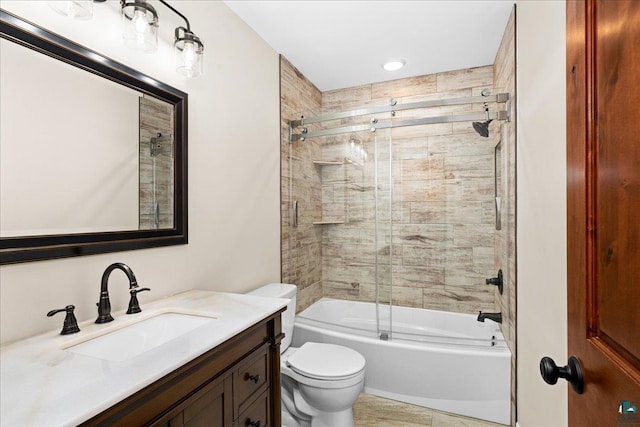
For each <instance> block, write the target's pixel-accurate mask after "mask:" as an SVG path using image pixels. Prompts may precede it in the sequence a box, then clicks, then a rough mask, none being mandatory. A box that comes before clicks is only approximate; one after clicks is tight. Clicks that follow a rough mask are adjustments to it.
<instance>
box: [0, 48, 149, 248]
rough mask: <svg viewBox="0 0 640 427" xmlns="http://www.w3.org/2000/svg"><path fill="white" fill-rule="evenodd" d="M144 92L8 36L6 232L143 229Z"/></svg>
mask: <svg viewBox="0 0 640 427" xmlns="http://www.w3.org/2000/svg"><path fill="white" fill-rule="evenodd" d="M43 76H46V77H45V78H43ZM139 96H140V93H139V92H137V91H135V90H132V89H130V88H127V87H125V86H121V85H115V84H113V83H112V82H110V81H108V80H106V79H101V78H98V77H97V76H95V75H93V74H90V73H87V72H85V71H82V70H80V69H79V68H77V67H73V66H71V65H69V64H65V63H64V62H62V61H58V60H56V59H54V58H51V57H49V56H46V55H42V54H40V53H38V52H36V51H34V50H32V49H28V48H26V47H24V46H20V45H18V44H17V43H13V42H11V41H8V40H5V39H2V40H1V41H0V153H1V155H0V195H1V199H0V235H2V236H3V237H11V236H24V235H34V234H56V233H80V232H83V233H86V232H92V231H97V230H104V231H111V230H135V229H137V227H138V175H139V173H138V144H137V143H136V141H137V139H138V98H139ZM96 98H97V99H100V102H98V103H96V102H94V101H93V100H94V99H96ZM61 99H72V100H73V102H69V103H68V104H67V106H66V108H64V109H61V108H60V100H61ZM34 117H38V118H39V120H38V122H37V123H34V121H33V118H34ZM106 118H109V120H107V119H106ZM113 124H117V126H114V125H113ZM70 158H73V159H76V160H77V161H76V162H75V164H74V167H72V168H71V167H61V165H64V164H67V163H68V159H70ZM91 188H100V191H99V192H91V193H93V194H92V195H91V198H90V199H89V198H88V197H87V191H86V189H91ZM43 212H46V215H43Z"/></svg>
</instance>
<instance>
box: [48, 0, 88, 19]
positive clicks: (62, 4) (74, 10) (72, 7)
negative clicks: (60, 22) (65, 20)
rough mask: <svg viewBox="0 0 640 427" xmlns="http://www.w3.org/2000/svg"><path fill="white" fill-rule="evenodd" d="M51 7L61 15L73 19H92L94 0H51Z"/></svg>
mask: <svg viewBox="0 0 640 427" xmlns="http://www.w3.org/2000/svg"><path fill="white" fill-rule="evenodd" d="M49 7H51V9H53V10H55V11H56V12H58V13H59V14H61V15H64V16H68V17H69V18H73V19H91V18H92V17H93V0H50V1H49Z"/></svg>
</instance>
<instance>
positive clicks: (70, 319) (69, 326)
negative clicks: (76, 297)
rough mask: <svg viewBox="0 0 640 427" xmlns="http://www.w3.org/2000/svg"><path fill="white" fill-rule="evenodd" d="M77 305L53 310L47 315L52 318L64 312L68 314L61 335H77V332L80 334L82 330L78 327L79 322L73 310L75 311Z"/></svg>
mask: <svg viewBox="0 0 640 427" xmlns="http://www.w3.org/2000/svg"><path fill="white" fill-rule="evenodd" d="M75 308H76V306H75V305H68V306H66V307H65V308H60V309H57V310H51V311H50V312H48V313H47V317H51V316H53V315H54V314H56V313H60V312H62V311H64V312H66V313H67V316H66V317H65V318H64V323H63V324H62V331H60V335H69V334H75V333H76V332H80V328H79V327H78V321H77V320H76V316H75V314H73V310H75Z"/></svg>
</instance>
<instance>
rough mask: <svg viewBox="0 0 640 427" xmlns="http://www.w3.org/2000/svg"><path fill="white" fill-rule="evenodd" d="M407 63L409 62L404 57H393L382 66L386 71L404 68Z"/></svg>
mask: <svg viewBox="0 0 640 427" xmlns="http://www.w3.org/2000/svg"><path fill="white" fill-rule="evenodd" d="M406 63H407V62H406V61H405V60H404V59H392V60H390V61H387V62H385V63H384V64H382V68H383V69H384V70H385V71H398V70H400V69H401V68H403V67H404V66H405V65H406Z"/></svg>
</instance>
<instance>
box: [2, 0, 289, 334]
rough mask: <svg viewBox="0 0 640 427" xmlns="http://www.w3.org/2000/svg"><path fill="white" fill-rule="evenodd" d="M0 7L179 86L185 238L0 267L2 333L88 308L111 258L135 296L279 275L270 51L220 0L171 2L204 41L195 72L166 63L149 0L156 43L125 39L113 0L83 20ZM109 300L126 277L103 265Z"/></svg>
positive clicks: (121, 294) (42, 6) (37, 7)
mask: <svg viewBox="0 0 640 427" xmlns="http://www.w3.org/2000/svg"><path fill="white" fill-rule="evenodd" d="M0 7H2V8H3V9H5V10H8V11H10V12H13V13H15V14H18V15H20V16H22V17H24V18H26V19H27V20H30V21H32V22H35V23H37V24H39V25H41V26H44V27H46V28H49V29H51V30H52V31H54V32H56V33H59V34H61V35H63V36H65V37H67V38H71V39H73V40H77V41H78V42H79V43H81V44H83V45H85V46H87V47H89V48H91V49H94V50H96V51H98V52H101V53H103V54H105V55H106V56H109V57H111V58H113V59H115V60H117V61H120V62H123V63H125V64H126V65H129V66H131V67H133V68H135V69H138V70H140V71H142V72H144V73H146V74H148V75H151V76H152V77H154V78H157V79H159V80H161V81H163V82H165V83H167V84H169V85H172V86H175V87H177V88H179V89H181V90H183V91H185V92H187V93H189V244H188V245H183V246H175V247H168V248H157V249H146V250H140V251H131V252H120V253H113V254H105V255H95V256H88V257H79V258H71V259H65V260H56V261H43V262H32V263H25V264H17V265H10V266H2V267H1V268H0V282H1V286H0V335H1V337H0V338H1V342H2V343H7V342H11V341H14V340H17V339H20V338H24V337H27V336H30V335H33V334H36V333H39V332H42V331H45V330H52V329H57V328H59V327H60V326H61V324H62V319H61V318H59V319H56V318H53V319H49V318H47V317H46V316H45V314H46V313H47V311H49V310H50V309H52V308H60V307H64V306H65V305H67V304H74V305H76V307H77V308H76V313H77V316H78V319H79V320H80V321H83V320H89V319H93V318H94V317H95V316H96V314H97V313H96V306H95V304H96V302H97V301H98V293H99V287H100V277H101V275H102V272H103V271H104V269H105V267H106V266H107V265H109V264H110V263H112V262H115V261H122V262H124V263H126V264H128V265H129V266H130V267H131V268H132V269H133V271H134V272H135V274H136V276H137V278H138V281H139V283H140V284H141V285H143V286H148V287H150V288H151V289H152V291H151V292H150V293H145V295H144V297H142V296H141V297H140V299H141V305H142V308H143V310H144V305H145V301H150V300H152V299H157V298H161V297H163V296H166V295H169V294H173V293H177V292H180V291H183V290H186V289H190V288H199V289H211V290H220V291H238V292H243V291H246V290H249V289H251V288H255V287H257V286H259V285H262V284H264V283H267V282H270V281H279V278H280V243H279V242H280V239H279V231H280V225H279V220H280V217H279V209H278V203H279V162H280V160H279V152H280V150H279V149H278V147H279V126H278V117H279V99H278V96H279V76H278V55H277V54H276V52H275V51H273V49H272V48H271V47H269V46H268V45H267V44H266V43H265V42H264V41H263V40H262V39H261V38H259V37H258V36H257V35H256V34H255V33H254V32H253V31H252V30H251V29H250V28H249V27H248V26H247V25H245V24H244V23H243V22H242V21H241V20H240V19H239V18H238V17H237V16H236V15H235V14H233V13H232V12H231V11H230V10H229V9H228V8H227V7H226V6H225V5H224V4H223V3H221V2H203V1H181V2H180V5H179V10H180V11H181V12H182V13H184V14H185V15H186V16H188V17H189V19H190V21H191V26H192V28H193V30H194V31H195V32H196V33H197V34H198V35H199V36H200V37H201V38H202V40H203V42H204V44H205V49H206V50H205V53H206V54H205V74H204V75H203V76H202V77H200V78H198V79H193V80H187V79H184V78H183V77H181V76H180V75H178V74H177V73H176V72H175V71H174V59H173V48H172V46H171V43H172V41H171V39H172V37H173V29H174V28H175V27H176V26H177V25H182V23H181V22H180V21H179V20H178V19H177V18H176V17H175V16H173V15H172V14H171V13H170V12H169V11H168V10H166V9H164V8H163V6H161V5H158V7H157V10H158V13H159V14H160V19H161V27H160V30H159V33H160V40H159V49H158V52H157V53H156V54H153V55H142V54H137V53H136V52H133V51H130V50H128V49H126V48H125V47H124V46H123V44H122V40H121V33H120V16H119V13H118V8H119V6H118V2H115V1H112V2H105V3H96V5H95V8H94V18H93V19H92V20H91V21H68V20H67V19H66V18H64V17H62V16H60V15H58V14H56V13H55V12H53V11H52V10H51V9H50V8H49V7H47V5H46V2H43V1H38V2H34V1H1V2H0ZM110 293H111V297H112V306H113V310H114V311H117V310H122V309H125V308H126V305H127V302H128V296H129V295H128V292H127V283H126V280H125V277H124V275H123V274H121V273H120V272H115V273H114V274H113V275H112V280H111V285H110Z"/></svg>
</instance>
